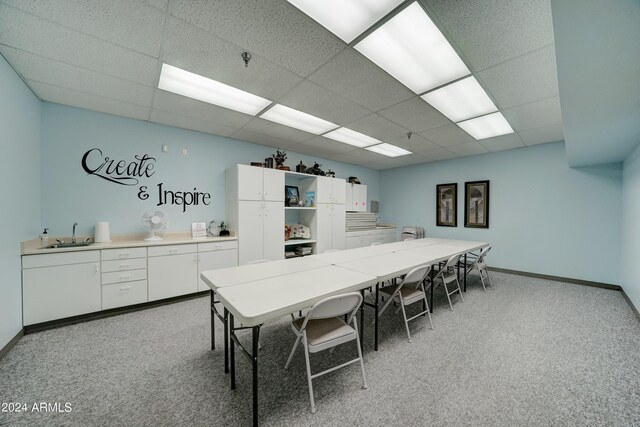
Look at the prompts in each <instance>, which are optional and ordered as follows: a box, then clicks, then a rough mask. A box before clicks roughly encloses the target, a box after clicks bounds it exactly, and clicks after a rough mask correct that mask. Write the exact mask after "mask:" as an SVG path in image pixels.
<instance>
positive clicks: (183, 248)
mask: <svg viewBox="0 0 640 427" xmlns="http://www.w3.org/2000/svg"><path fill="white" fill-rule="evenodd" d="M197 251H198V245H196V244H187V245H167V246H154V247H151V248H149V256H150V257H152V256H166V255H181V254H190V253H195V252H197Z"/></svg>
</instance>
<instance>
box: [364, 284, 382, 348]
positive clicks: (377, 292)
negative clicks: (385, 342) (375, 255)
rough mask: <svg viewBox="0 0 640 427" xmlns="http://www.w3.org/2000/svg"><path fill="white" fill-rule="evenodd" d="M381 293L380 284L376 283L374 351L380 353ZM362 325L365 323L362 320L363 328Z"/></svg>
mask: <svg viewBox="0 0 640 427" xmlns="http://www.w3.org/2000/svg"><path fill="white" fill-rule="evenodd" d="M379 291H380V283H376V302H375V307H374V309H375V311H376V312H375V316H376V318H375V323H374V334H375V339H374V342H373V349H374V350H375V351H378V322H379V319H378V301H379V297H380V292H379ZM362 325H363V321H362V319H360V326H361V327H362Z"/></svg>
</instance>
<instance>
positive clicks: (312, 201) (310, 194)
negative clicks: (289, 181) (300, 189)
mask: <svg viewBox="0 0 640 427" xmlns="http://www.w3.org/2000/svg"><path fill="white" fill-rule="evenodd" d="M304 206H305V207H307V208H315V207H316V192H315V191H307V192H306V193H305V197H304Z"/></svg>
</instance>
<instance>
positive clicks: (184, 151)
mask: <svg viewBox="0 0 640 427" xmlns="http://www.w3.org/2000/svg"><path fill="white" fill-rule="evenodd" d="M187 154H189V152H188V151H187V149H186V148H183V149H182V155H183V156H186V155H187Z"/></svg>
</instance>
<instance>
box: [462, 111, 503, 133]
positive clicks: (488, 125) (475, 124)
mask: <svg viewBox="0 0 640 427" xmlns="http://www.w3.org/2000/svg"><path fill="white" fill-rule="evenodd" d="M458 126H460V127H461V128H462V129H464V130H465V131H466V132H467V133H468V134H469V135H471V136H472V137H474V138H475V139H486V138H491V137H493V136H500V135H506V134H509V133H513V129H512V128H511V126H510V125H509V122H507V119H505V118H504V116H503V115H502V113H501V112H499V111H498V112H497V113H492V114H487V115H486V116H481V117H476V118H475V119H470V120H466V121H464V122H460V123H458Z"/></svg>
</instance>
